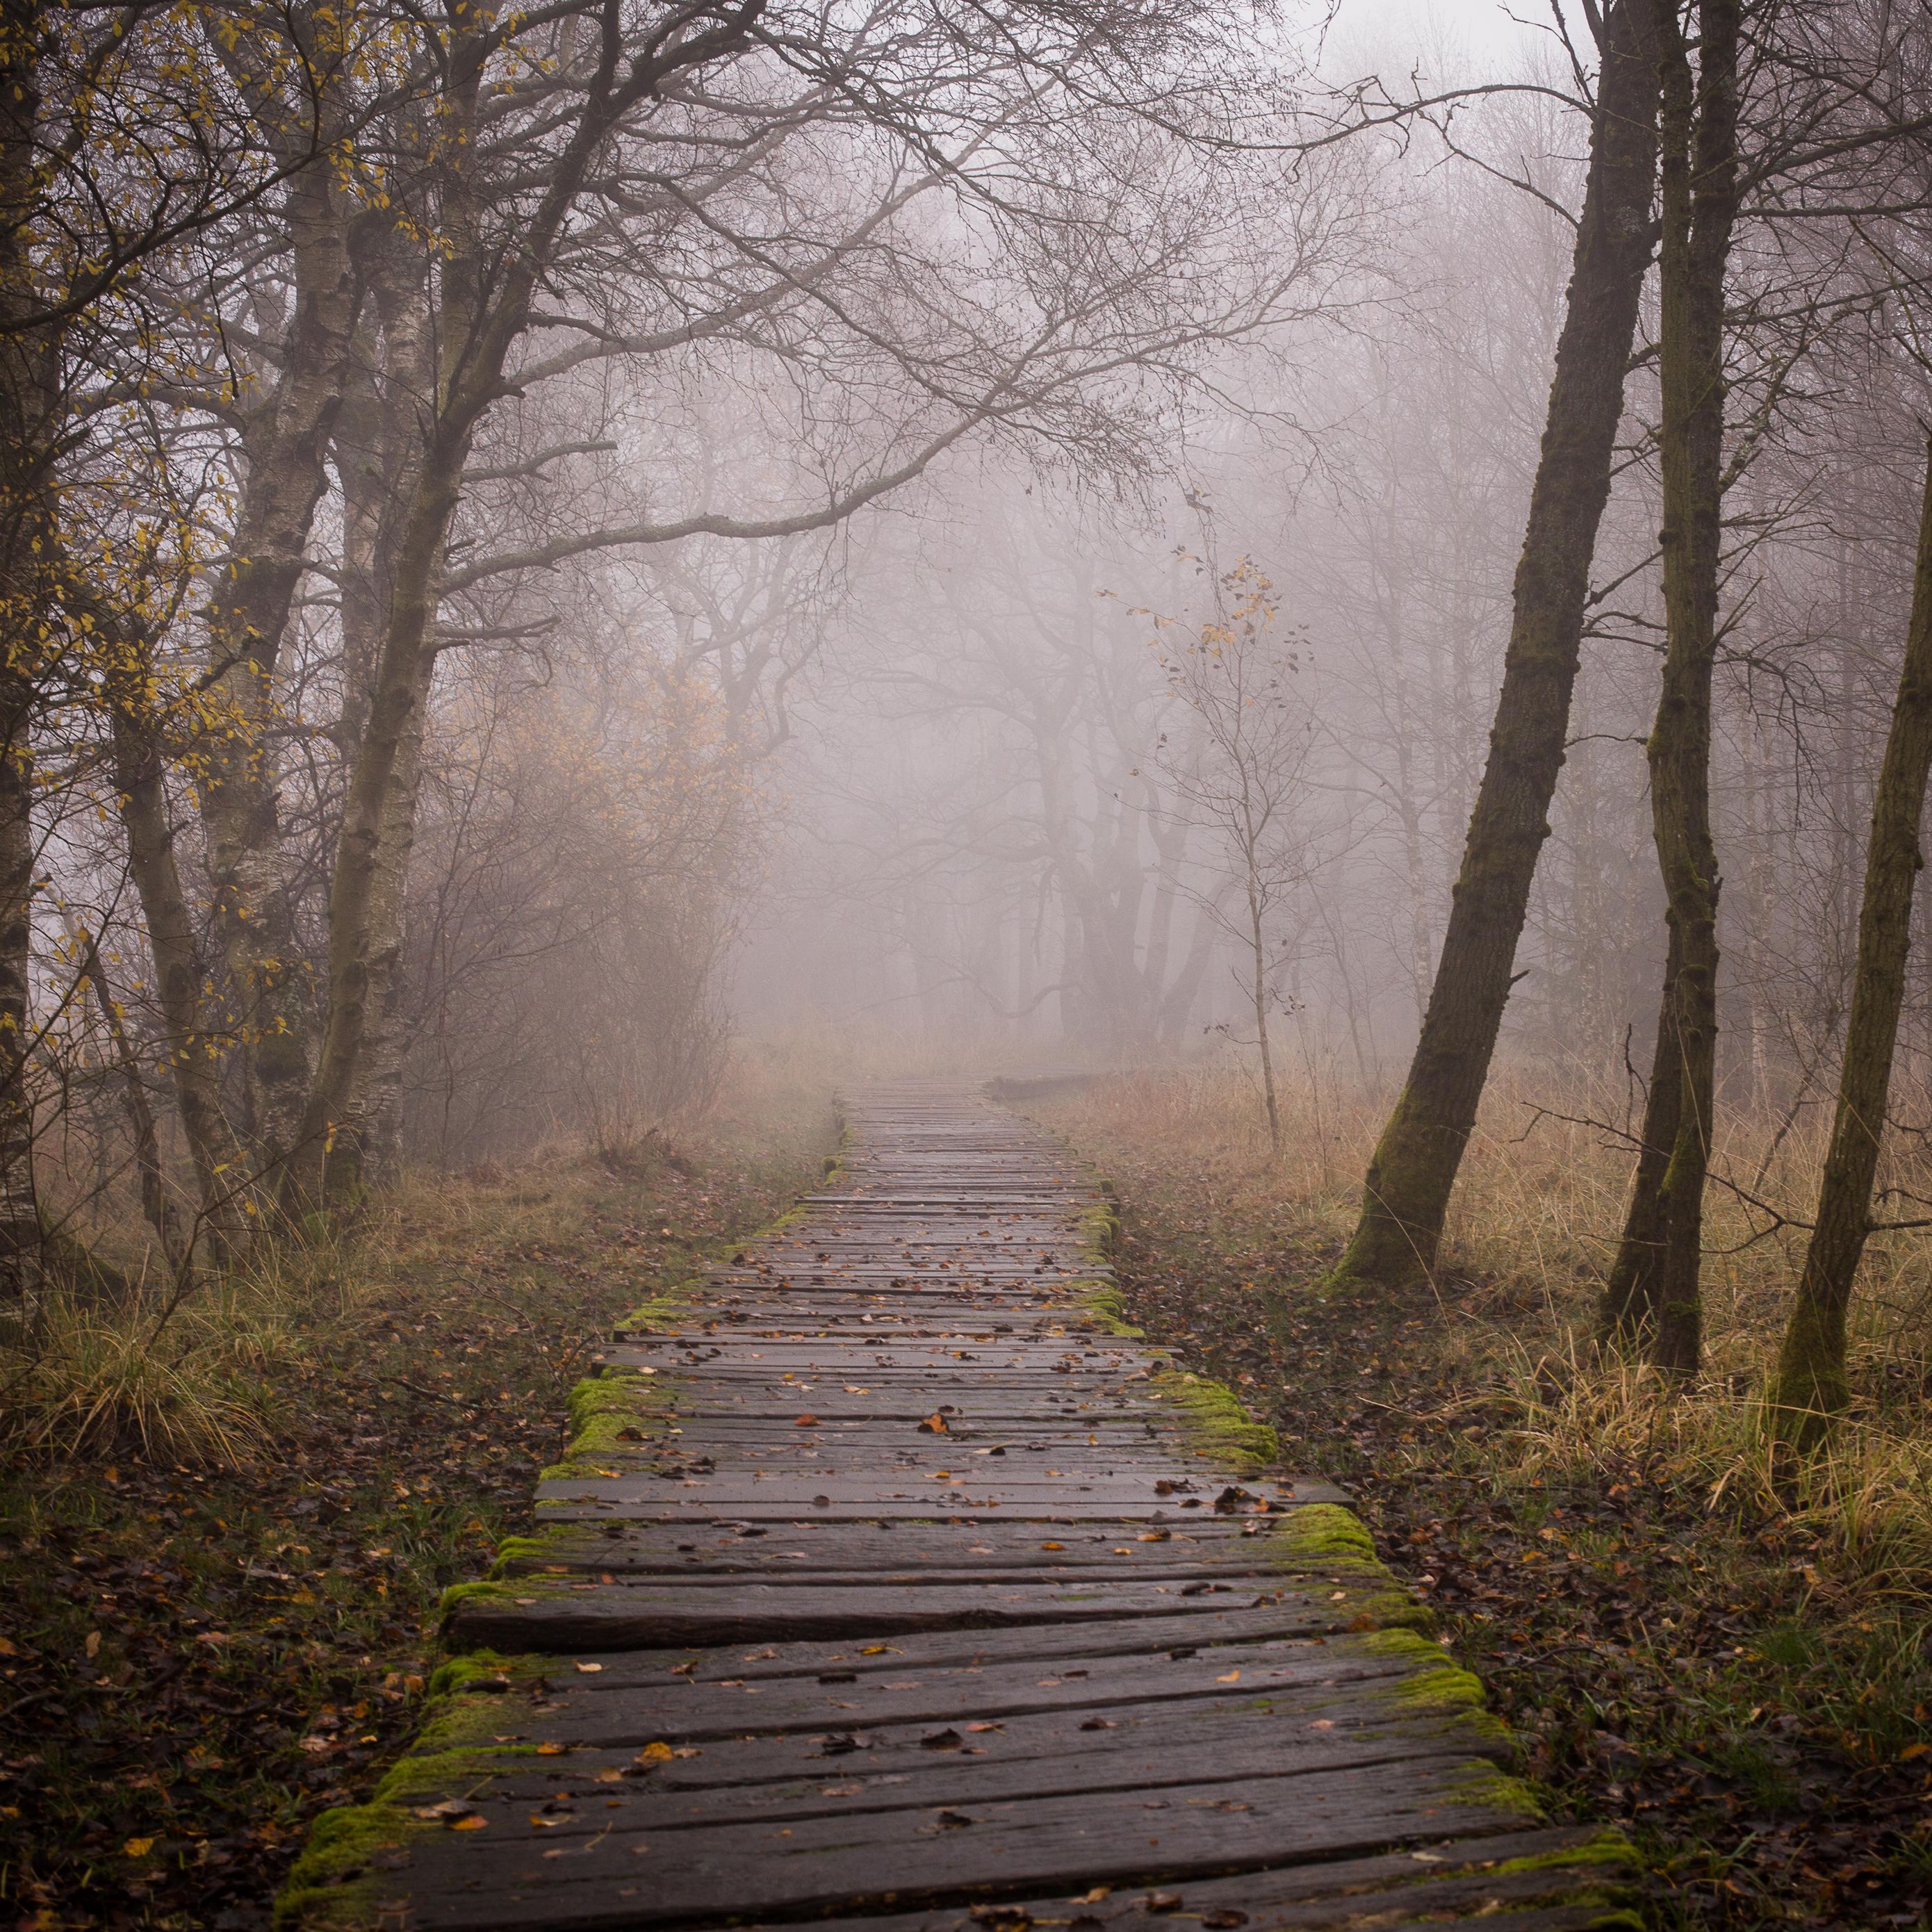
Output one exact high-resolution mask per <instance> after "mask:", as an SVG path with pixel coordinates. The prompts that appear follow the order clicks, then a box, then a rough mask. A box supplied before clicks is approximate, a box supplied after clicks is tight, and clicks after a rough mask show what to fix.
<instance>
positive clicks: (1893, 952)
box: [1771, 449, 1932, 1449]
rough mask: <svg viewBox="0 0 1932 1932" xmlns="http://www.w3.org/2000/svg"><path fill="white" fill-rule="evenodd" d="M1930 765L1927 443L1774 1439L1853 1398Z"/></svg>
mask: <svg viewBox="0 0 1932 1932" xmlns="http://www.w3.org/2000/svg"><path fill="white" fill-rule="evenodd" d="M1928 772H1932V449H1928V452H1927V468H1926V477H1925V491H1924V499H1923V501H1922V504H1921V509H1920V512H1919V521H1918V565H1917V569H1916V571H1915V576H1914V579H1913V583H1912V620H1911V625H1910V628H1909V630H1908V631H1907V632H1906V642H1905V661H1904V663H1903V665H1902V666H1901V667H1900V671H1899V679H1898V695H1897V700H1896V701H1895V702H1894V704H1893V706H1892V710H1891V727H1890V729H1889V730H1888V733H1887V734H1886V736H1885V759H1884V762H1883V763H1882V766H1880V768H1879V781H1878V789H1877V791H1876V794H1875V795H1874V796H1873V800H1872V815H1871V838H1870V844H1868V845H1867V847H1866V850H1865V883H1864V899H1863V901H1862V902H1861V904H1860V907H1859V909H1858V962H1857V965H1856V967H1855V969H1854V973H1853V977H1852V1012H1851V1019H1850V1021H1849V1024H1848V1025H1847V1027H1846V1033H1845V1054H1844V1063H1843V1070H1842V1071H1841V1073H1840V1075H1839V1077H1838V1110H1837V1112H1836V1113H1835V1115H1834V1116H1833V1118H1832V1142H1831V1146H1830V1148H1829V1150H1828V1151H1827V1152H1826V1157H1825V1176H1824V1180H1823V1183H1822V1184H1820V1189H1819V1193H1818V1213H1817V1220H1816V1221H1815V1223H1814V1226H1813V1229H1812V1233H1811V1241H1810V1243H1809V1244H1808V1247H1807V1248H1806V1250H1805V1271H1804V1273H1803V1274H1802V1276H1801V1277H1799V1283H1798V1295H1797V1298H1796V1300H1795V1301H1793V1304H1792V1308H1791V1315H1790V1321H1789V1323H1788V1325H1787V1327H1786V1329H1785V1331H1784V1346H1783V1347H1782V1349H1781V1350H1780V1352H1779V1355H1778V1370H1777V1373H1776V1375H1775V1377H1774V1378H1773V1380H1772V1388H1771V1410H1772V1430H1773V1432H1774V1433H1775V1436H1776V1437H1777V1438H1778V1439H1779V1440H1780V1441H1781V1442H1785V1443H1787V1444H1788V1445H1791V1446H1793V1447H1794V1448H1801V1449H1810V1448H1815V1447H1816V1446H1817V1445H1818V1444H1819V1443H1820V1442H1821V1441H1823V1439H1824V1438H1825V1436H1826V1435H1827V1433H1829V1429H1830V1426H1831V1422H1832V1418H1834V1417H1835V1416H1836V1415H1838V1414H1839V1413H1840V1412H1841V1411H1842V1410H1843V1409H1844V1408H1845V1406H1846V1404H1847V1403H1849V1401H1850V1400H1851V1388H1850V1385H1849V1381H1848V1379H1847V1377H1846V1336H1845V1331H1846V1316H1847V1313H1848V1312H1849V1308H1850V1306H1851V1298H1852V1282H1853V1280H1854V1279H1855V1277H1856V1276H1857V1274H1858V1262H1859V1260H1860V1259H1861V1256H1863V1254H1864V1246H1865V1242H1866V1240H1867V1238H1868V1237H1869V1236H1870V1233H1871V1231H1872V1215H1871V1203H1872V1183H1873V1179H1874V1178H1875V1177H1876V1174H1877V1172H1878V1157H1879V1148H1880V1146H1881V1145H1882V1141H1883V1138H1884V1133H1885V1106H1886V1103H1887V1100H1888V1098H1889V1096H1890V1093H1891V1064H1892V1055H1893V1052H1894V1047H1895V1046H1896V1043H1897V1037H1898V1018H1899V1013H1900V1008H1901V1007H1903V1004H1904V999H1905V965H1906V959H1907V957H1908V956H1909V953H1910V951H1911V947H1912V895H1913V889H1914V887H1915V885H1916V884H1917V882H1918V874H1919V872H1920V871H1921V870H1922V869H1923V868H1924V864H1925V859H1924V850H1923V847H1922V845H1921V840H1920V826H1921V823H1922V822H1923V820H1924V812H1925V787H1926V780H1927V774H1928Z"/></svg>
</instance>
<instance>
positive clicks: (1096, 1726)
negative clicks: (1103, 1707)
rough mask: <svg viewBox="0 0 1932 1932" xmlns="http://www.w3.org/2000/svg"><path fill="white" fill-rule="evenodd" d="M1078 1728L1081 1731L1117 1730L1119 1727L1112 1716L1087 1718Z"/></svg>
mask: <svg viewBox="0 0 1932 1932" xmlns="http://www.w3.org/2000/svg"><path fill="white" fill-rule="evenodd" d="M1080 1728H1081V1729H1082V1730H1083V1731H1118V1730H1119V1729H1120V1728H1121V1727H1120V1726H1119V1725H1118V1724H1115V1722H1114V1721H1113V1719H1112V1718H1088V1720H1087V1721H1086V1722H1085V1724H1082V1726H1081V1727H1080Z"/></svg>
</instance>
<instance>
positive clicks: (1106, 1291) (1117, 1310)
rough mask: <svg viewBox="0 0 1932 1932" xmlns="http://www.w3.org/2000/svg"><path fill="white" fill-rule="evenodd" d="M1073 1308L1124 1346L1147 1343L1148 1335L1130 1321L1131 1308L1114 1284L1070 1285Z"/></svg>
mask: <svg viewBox="0 0 1932 1932" xmlns="http://www.w3.org/2000/svg"><path fill="white" fill-rule="evenodd" d="M1067 1287H1068V1289H1069V1290H1070V1292H1071V1293H1072V1295H1073V1305H1074V1307H1076V1308H1077V1309H1079V1311H1080V1312H1081V1313H1082V1315H1084V1316H1086V1318H1087V1319H1088V1321H1090V1322H1092V1323H1093V1324H1094V1326H1095V1327H1096V1328H1100V1329H1103V1330H1104V1331H1106V1333H1107V1334H1109V1335H1112V1336H1115V1337H1118V1338H1119V1339H1120V1340H1121V1341H1124V1342H1139V1341H1144V1340H1146V1337H1147V1331H1146V1330H1145V1329H1143V1328H1136V1327H1135V1326H1134V1325H1133V1323H1132V1322H1130V1321H1129V1320H1128V1319H1127V1301H1126V1299H1125V1298H1124V1296H1123V1295H1121V1291H1120V1289H1118V1287H1117V1286H1115V1284H1114V1283H1112V1282H1111V1281H1105V1280H1095V1281H1075V1282H1070V1283H1067Z"/></svg>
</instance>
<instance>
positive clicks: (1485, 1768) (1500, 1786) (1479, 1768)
mask: <svg viewBox="0 0 1932 1932" xmlns="http://www.w3.org/2000/svg"><path fill="white" fill-rule="evenodd" d="M1448 1788H1449V1793H1450V1796H1451V1797H1453V1798H1454V1799H1455V1801H1456V1802H1457V1804H1459V1805H1472V1806H1475V1807H1478V1808H1481V1809H1482V1810H1484V1811H1501V1812H1504V1813H1506V1814H1508V1815H1510V1816H1511V1817H1517V1818H1521V1819H1523V1820H1524V1821H1525V1822H1526V1823H1529V1824H1533V1825H1540V1824H1541V1823H1544V1817H1543V1807H1542V1806H1541V1805H1539V1804H1538V1802H1536V1794H1535V1793H1534V1792H1533V1791H1532V1790H1530V1788H1529V1786H1528V1785H1526V1784H1524V1783H1523V1780H1522V1779H1521V1778H1512V1777H1511V1775H1509V1773H1508V1772H1506V1771H1499V1770H1497V1769H1496V1766H1494V1765H1493V1764H1487V1763H1472V1764H1466V1765H1459V1766H1457V1769H1455V1771H1454V1772H1452V1773H1451V1775H1450V1778H1449V1787H1448Z"/></svg>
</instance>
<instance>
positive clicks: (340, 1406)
mask: <svg viewBox="0 0 1932 1932" xmlns="http://www.w3.org/2000/svg"><path fill="white" fill-rule="evenodd" d="M742 1115H743V1118H741V1119H739V1120H737V1121H735V1122H734V1121H733V1120H731V1119H730V1118H727V1119H725V1120H724V1121H722V1122H721V1124H718V1125H717V1126H715V1127H712V1128H709V1129H707V1130H706V1132H705V1133H703V1134H701V1135H695V1134H694V1135H693V1136H690V1137H688V1138H685V1139H680V1140H679V1142H676V1145H674V1146H673V1145H667V1144H664V1143H661V1142H658V1141H655V1140H653V1141H652V1142H650V1143H648V1144H646V1145H645V1146H643V1148H640V1149H639V1150H637V1152H636V1154H635V1155H634V1157H626V1158H614V1157H610V1156H609V1155H606V1156H605V1157H602V1158H601V1159H600V1158H595V1157H583V1156H580V1155H577V1154H556V1155H555V1156H553V1157H550V1158H548V1159H546V1160H542V1161H540V1162H538V1163H532V1164H531V1165H529V1166H526V1167H523V1168H522V1169H519V1170H518V1171H517V1172H514V1173H509V1174H501V1173H497V1172H493V1171H484V1172H481V1173H478V1174H477V1175H471V1176H469V1177H467V1178H458V1179H444V1180H439V1181H434V1182H431V1181H423V1180H419V1181H413V1182H412V1183H410V1184H409V1185H407V1186H406V1187H404V1188H403V1189H401V1190H399V1192H398V1193H397V1194H396V1195H395V1196H394V1197H392V1198H391V1199H389V1200H387V1201H386V1202H384V1203H383V1205H382V1206H381V1208H380V1210H379V1211H377V1212H376V1213H374V1214H373V1215H372V1216H371V1218H370V1220H369V1221H368V1224H367V1225H366V1226H365V1227H363V1228H362V1229H361V1230H359V1232H358V1233H357V1234H356V1236H355V1238H353V1241H349V1242H347V1243H346V1244H344V1245H343V1246H342V1247H340V1248H339V1249H337V1250H332V1251H328V1252H311V1253H308V1255H306V1256H304V1257H303V1258H302V1260H301V1262H299V1264H297V1263H293V1262H287V1263H284V1264H283V1265H280V1266H278V1267H277V1268H272V1269H263V1270H260V1271H257V1273H255V1274H253V1275H251V1277H248V1278H246V1279H244V1280H240V1281H238V1282H235V1283H229V1284H227V1285H226V1286H224V1287H223V1289H220V1290H219V1291H218V1292H217V1291H215V1290H214V1289H209V1290H207V1291H204V1292H203V1295H202V1296H198V1297H197V1298H196V1300H195V1301H193V1303H191V1304H189V1305H187V1306H186V1307H184V1308H183V1309H182V1310H180V1311H178V1313H176V1314H175V1316H173V1317H172V1318H171V1319H169V1321H168V1322H166V1325H164V1326H163V1327H162V1328H160V1331H159V1334H158V1337H156V1334H155V1320H156V1315H157V1310H154V1308H153V1307H148V1308H147V1309H145V1310H134V1311H129V1312H127V1313H124V1314H121V1315H115V1316H99V1315H95V1316H84V1315H82V1314H80V1313H76V1312H74V1311H62V1310H53V1311H50V1313H49V1318H48V1320H47V1322H46V1325H45V1326H44V1328H43V1334H42V1337H41V1340H40V1343H39V1345H38V1346H37V1348H36V1349H35V1350H34V1352H33V1355H32V1356H31V1358H28V1357H27V1356H26V1355H20V1356H17V1357H16V1358H13V1359H11V1360H8V1361H0V1376H5V1381H6V1385H7V1386H9V1387H10V1388H12V1389H13V1391H14V1396H13V1399H12V1400H11V1402H10V1406H9V1408H8V1411H7V1415H6V1418H5V1427H6V1429H7V1432H8V1434H7V1439H6V1440H5V1444H4V1451H5V1463H4V1465H0V1898H5V1899H6V1900H8V1901H10V1902H11V1903H13V1904H14V1905H15V1906H16V1907H17V1910H18V1912H20V1924H23V1925H26V1926H30V1927H34V1932H62V1928H75V1932H78V1928H82V1927H95V1926H109V1925H113V1926H115V1927H149V1926H152V1927H184V1928H186V1927H195V1928H197V1932H199V1928H202V1927H208V1928H212V1932H251V1928H254V1927H260V1926H265V1925H266V1924H267V1923H268V1918H269V1900H271V1899H272V1897H273V1895H274V1894H275V1890H276V1888H277V1887H278V1885H279V1884H280V1882H281V1879H282V1878H283V1876H284V1874H285V1873H286V1872H287V1868H288V1865H289V1863H290V1860H291V1859H292V1858H293V1856H294V1854H295V1852H296V1849H297V1848H298V1847H299V1845H300V1844H301V1843H302V1839H303V1838H304V1836H305V1834H306V1832H307V1831H308V1826H309V1824H310V1822H311V1820H312V1819H313V1818H314V1816H315V1815H316V1814H317V1812H318V1811H322V1810H323V1809H326V1808H329V1807H332V1806H336V1805H346V1804H354V1803H356V1802H360V1801H362V1800H363V1799H365V1798H366V1797H367V1796H368V1795H369V1793H371V1791H372V1790H374V1787H375V1785H376V1784H377V1781H378V1780H379V1778H380V1775H381V1773H382V1772H383V1769H384V1767H385V1766H386V1765H387V1764H388V1763H389V1762H390V1761H391V1760H393V1758H394V1757H395V1755H396V1754H397V1752H398V1751H399V1750H400V1749H401V1747H402V1745H404V1743H405V1742H407V1740H408V1739H409V1737H410V1735H411V1734H412V1733H413V1730H414V1729H415V1727H416V1722H417V1718H418V1715H419V1710H420V1706H421V1701H422V1697H423V1696H424V1694H425V1679H427V1678H428V1676H429V1674H430V1665H431V1655H432V1649H433V1626H434V1616H435V1612H436V1607H437V1601H438V1599H439V1598H440V1595H441V1592H442V1591H443V1588H444V1586H446V1585H447V1584H449V1583H451V1582H452V1581H453V1580H456V1579H458V1578H459V1577H476V1576H480V1575H481V1574H483V1572H484V1571H485V1570H486V1569H487V1568H488V1566H489V1564H490V1559H491V1558H492V1556H493V1553H494V1551H495V1550H496V1545H497V1544H498V1543H499V1541H500V1540H501V1539H502V1538H503V1537H504V1536H505V1535H511V1534H514V1533H515V1532H520V1531H523V1530H525V1529H527V1528H528V1527H529V1523H530V1502H531V1490H532V1484H533V1482H534V1481H535V1475H536V1472H537V1470H538V1468H539V1467H540V1466H542V1465H543V1464H544V1463H548V1462H550V1460H553V1457H554V1456H555V1455H556V1452H557V1449H558V1448H559V1440H560V1436H561V1434H562V1428H563V1426H564V1409H565V1395H566V1393H567V1391H568V1390H569V1388H570V1387H571V1384H572V1383H573V1382H575V1381H576V1380H577V1378H578V1377H579V1376H580V1374H581V1373H583V1367H584V1364H585V1361H586V1357H587V1355H588V1354H589V1352H590V1351H591V1350H592V1349H594V1348H595V1346H597V1345H598V1343H599V1342H600V1341H601V1340H602V1339H603V1338H604V1335H605V1334H606V1333H607V1331H608V1329H609V1328H610V1325H611V1323H612V1322H613V1321H614V1320H615V1319H616V1318H617V1317H618V1316H620V1315H622V1313H624V1312H625V1310H628V1309H630V1308H631V1307H634V1306H635V1305H636V1304H637V1303H639V1302H640V1301H643V1300H645V1299H646V1298H648V1297H649V1296H650V1295H653V1294H655V1293H658V1292H661V1291H662V1290H663V1289H665V1288H666V1287H667V1286H670V1285H671V1284H673V1283H676V1282H677V1281H678V1280H682V1278H684V1277H685V1275H686V1274H688V1272H689V1271H690V1269H691V1265H692V1261H693V1257H694V1256H695V1255H697V1254H698V1253H700V1252H701V1251H703V1250H704V1249H705V1248H706V1247H707V1245H708V1244H710V1243H712V1242H714V1241H718V1240H720V1239H724V1238H729V1237H730V1236H732V1235H735V1234H737V1233H739V1232H742V1231H743V1230H745V1229H748V1228H750V1227H753V1226H757V1225H758V1224H759V1223H762V1222H763V1221H765V1220H768V1219H769V1217H771V1215H772V1214H773V1213H774V1212H775V1211H776V1210H777V1209H778V1208H780V1207H781V1206H782V1205H784V1202H786V1201H787V1200H788V1199H790V1197H791V1196H793V1194H794V1193H796V1192H797V1191H798V1190H799V1189H800V1188H801V1187H805V1186H808V1185H809V1184H811V1181H813V1180H814V1179H815V1178H816V1177H817V1174H818V1172H819V1171H820V1162H821V1160H823V1157H824V1155H825V1154H826V1152H827V1151H829V1148H830V1147H831V1146H832V1141H833V1136H834V1126H833V1122H832V1116H831V1113H830V1110H829V1107H828V1106H826V1104H825V1103H824V1101H823V1096H822V1091H817V1092H811V1091H805V1090H802V1089H796V1088H787V1090H785V1091H781V1092H778V1093H773V1092H770V1091H766V1092H762V1093H760V1094H759V1095H758V1096H757V1106H755V1108H750V1107H746V1108H745V1109H742ZM204 1297H205V1298H204Z"/></svg>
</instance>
